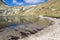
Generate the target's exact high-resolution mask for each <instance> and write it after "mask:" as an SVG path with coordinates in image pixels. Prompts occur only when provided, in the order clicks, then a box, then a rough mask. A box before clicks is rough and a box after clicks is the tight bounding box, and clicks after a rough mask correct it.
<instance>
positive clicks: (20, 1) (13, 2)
mask: <svg viewBox="0 0 60 40" xmlns="http://www.w3.org/2000/svg"><path fill="white" fill-rule="evenodd" d="M47 1H48V0H3V2H4V3H5V4H7V5H8V6H28V5H36V4H41V3H43V2H47Z"/></svg>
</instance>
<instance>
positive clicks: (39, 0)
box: [24, 0, 44, 4]
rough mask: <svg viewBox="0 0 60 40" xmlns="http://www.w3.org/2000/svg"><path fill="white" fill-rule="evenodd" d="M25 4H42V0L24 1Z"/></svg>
mask: <svg viewBox="0 0 60 40" xmlns="http://www.w3.org/2000/svg"><path fill="white" fill-rule="evenodd" d="M24 1H25V2H26V3H30V4H32V3H39V2H44V0H24Z"/></svg>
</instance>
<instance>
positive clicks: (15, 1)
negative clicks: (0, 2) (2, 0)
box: [13, 0, 23, 5]
mask: <svg viewBox="0 0 60 40" xmlns="http://www.w3.org/2000/svg"><path fill="white" fill-rule="evenodd" d="M13 3H15V4H17V5H22V4H23V2H20V3H19V2H17V0H13Z"/></svg>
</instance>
